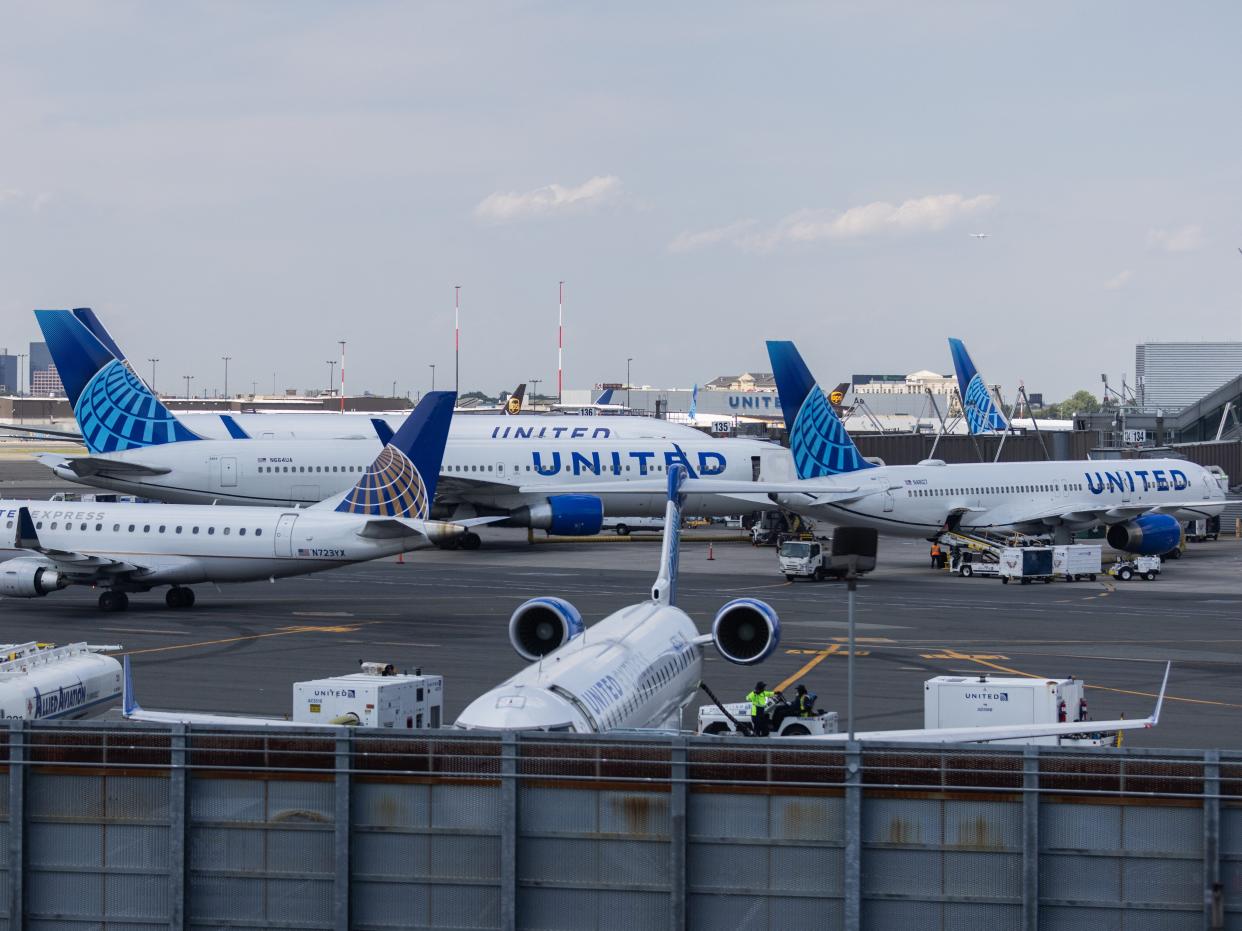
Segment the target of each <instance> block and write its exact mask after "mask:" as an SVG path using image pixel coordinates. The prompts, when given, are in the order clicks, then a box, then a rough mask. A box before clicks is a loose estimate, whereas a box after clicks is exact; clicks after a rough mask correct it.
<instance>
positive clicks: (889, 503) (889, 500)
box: [884, 491, 893, 514]
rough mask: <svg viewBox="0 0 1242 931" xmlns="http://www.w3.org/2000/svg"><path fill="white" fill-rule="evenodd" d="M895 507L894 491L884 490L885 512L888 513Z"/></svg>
mask: <svg viewBox="0 0 1242 931" xmlns="http://www.w3.org/2000/svg"><path fill="white" fill-rule="evenodd" d="M892 509H893V493H892V492H891V491H886V492H884V513H885V514H887V513H888V512H889V511H891V510H892Z"/></svg>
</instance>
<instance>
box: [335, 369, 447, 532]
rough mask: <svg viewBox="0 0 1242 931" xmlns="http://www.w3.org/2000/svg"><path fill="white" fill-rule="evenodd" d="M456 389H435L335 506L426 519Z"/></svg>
mask: <svg viewBox="0 0 1242 931" xmlns="http://www.w3.org/2000/svg"><path fill="white" fill-rule="evenodd" d="M456 403H457V394H456V392H453V391H431V392H428V393H427V394H425V395H423V399H422V401H420V402H419V404H418V407H416V408H414V410H413V411H412V412H411V413H410V416H409V417H407V418H406V419H405V423H403V424H402V425H401V427H400V429H398V430H397V432H396V433H394V434H393V435H392V439H390V440H389V441H388V442H387V443H386V444H385V446H384V448H383V449H381V450H380V452H379V455H378V456H376V457H375V461H374V462H372V463H371V464H370V465H369V466H367V470H366V473H365V474H364V475H363V476H362V478H360V479H359V480H358V484H356V485H355V486H354V487H353V488H351V489H350V490H349V491H348V492H347V493H346V495H345V497H344V499H342V501H341V503H340V504H338V505H337V506H336V510H338V511H341V512H344V513H346V514H367V515H370V516H373V517H413V518H420V519H426V517H427V515H428V512H429V511H430V509H431V502H432V499H433V498H434V497H435V493H436V480H437V479H438V478H439V477H440V467H441V465H442V464H443V462H444V446H445V444H446V443H447V442H448V433H449V425H450V424H451V423H452V420H453V405H454V404H456Z"/></svg>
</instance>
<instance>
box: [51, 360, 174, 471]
mask: <svg viewBox="0 0 1242 931" xmlns="http://www.w3.org/2000/svg"><path fill="white" fill-rule="evenodd" d="M73 412H74V414H75V415H76V416H77V419H78V423H79V424H81V425H82V438H83V439H84V440H85V441H86V445H87V448H88V449H90V451H91V452H92V453H111V452H119V451H121V450H125V449H141V448H143V447H146V446H157V445H159V444H161V443H177V442H181V441H183V440H196V439H198V437H197V436H195V435H194V434H193V433H191V432H190V431H189V430H187V429H186V428H185V427H183V426H182V425H181V424H180V423H179V422H178V421H177V419H176V418H175V417H173V415H172V414H171V413H169V412H168V409H167V408H166V407H164V405H163V404H161V403H160V401H159V399H158V398H156V397H155V396H154V395H153V394H151V392H150V390H149V389H148V388H147V386H146V385H145V384H143V383H142V380H141V379H140V378H138V376H137V375H135V374H134V373H133V372H131V371H130V370H129V369H128V368H126V366H125V365H124V364H123V363H122V362H120V361H118V360H115V359H114V360H113V361H111V362H109V363H108V364H107V365H105V366H104V367H103V368H101V369H100V370H99V371H98V372H96V373H95V375H94V376H93V377H92V378H91V380H90V381H89V382H87V385H86V388H85V390H84V391H83V392H82V396H81V397H79V398H78V403H77V404H76V405H75V406H74V411H73Z"/></svg>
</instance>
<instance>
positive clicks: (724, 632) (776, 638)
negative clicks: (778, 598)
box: [712, 598, 781, 666]
mask: <svg viewBox="0 0 1242 931" xmlns="http://www.w3.org/2000/svg"><path fill="white" fill-rule="evenodd" d="M712 641H713V642H714V643H715V644H716V650H717V652H718V653H720V655H721V656H723V657H724V658H725V659H727V660H728V661H729V662H731V663H737V664H738V665H739V666H751V665H754V664H755V663H761V662H763V661H764V660H765V659H767V658H768V657H769V656H771V655H772V653H773V652H774V651H775V650H776V648H777V646H779V645H780V642H781V619H780V618H779V617H777V616H776V612H775V611H774V610H773V609H772V606H771V605H769V604H767V603H766V602H763V601H760V600H759V599H758V598H735V599H734V600H733V601H730V602H729V603H728V604H727V605H725V606H724V607H723V608H721V609H720V610H719V611H717V612H716V618H715V620H713V621H712Z"/></svg>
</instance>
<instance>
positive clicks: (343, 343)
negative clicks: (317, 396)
mask: <svg viewBox="0 0 1242 931" xmlns="http://www.w3.org/2000/svg"><path fill="white" fill-rule="evenodd" d="M337 342H338V343H340V344H341V413H342V414H343V413H345V340H343V339H338V340H337Z"/></svg>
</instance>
